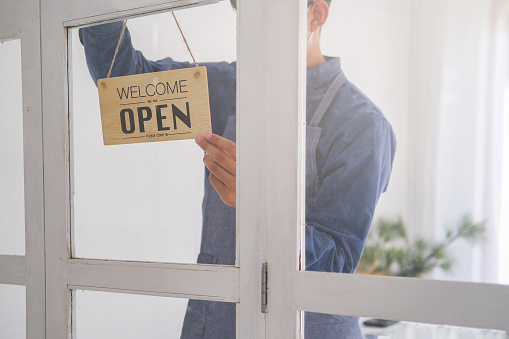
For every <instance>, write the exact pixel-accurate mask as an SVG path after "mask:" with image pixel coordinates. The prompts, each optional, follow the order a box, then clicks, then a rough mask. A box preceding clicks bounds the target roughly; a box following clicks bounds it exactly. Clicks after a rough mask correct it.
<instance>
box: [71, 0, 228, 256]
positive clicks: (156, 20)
mask: <svg viewBox="0 0 509 339" xmlns="http://www.w3.org/2000/svg"><path fill="white" fill-rule="evenodd" d="M175 14H176V16H177V18H178V20H179V23H180V26H181V28H182V30H183V33H184V35H185V36H186V39H187V41H188V43H189V45H190V47H191V51H192V52H193V54H194V56H195V57H196V61H197V62H198V64H199V65H200V66H201V65H203V66H205V67H206V68H207V71H208V79H209V95H210V105H211V115H212V130H213V132H214V133H217V134H224V133H228V134H229V137H230V138H231V137H233V138H234V137H235V129H234V128H233V129H231V128H230V130H227V128H229V127H226V126H227V125H229V126H233V127H234V126H235V120H234V119H228V117H229V114H233V113H234V112H235V84H236V83H235V75H236V64H235V63H234V61H235V58H236V41H235V37H236V28H235V13H234V11H233V10H232V9H231V7H230V5H229V4H228V3H226V2H222V3H219V4H214V5H207V6H200V7H196V8H192V9H185V10H179V11H177V12H175ZM204 26H206V27H208V29H206V30H204V29H203V27H204ZM121 28H122V23H121V22H117V23H112V24H106V25H104V26H94V27H88V28H83V29H82V30H81V33H79V32H78V30H73V31H72V47H73V50H72V51H73V53H72V66H73V67H72V71H73V83H72V94H73V114H72V128H73V130H72V135H73V147H72V151H71V152H72V158H73V166H72V173H73V208H74V217H73V225H74V237H73V239H74V242H75V250H74V253H73V256H74V257H78V258H81V257H85V258H102V259H119V260H139V261H160V262H179V263H196V261H197V258H198V262H200V263H204V264H216V263H217V264H223V265H233V264H234V262H235V210H234V209H233V208H230V207H227V206H226V205H224V204H222V202H221V201H220V200H218V199H217V196H213V197H212V198H210V196H211V195H214V194H215V191H214V190H213V188H212V187H211V185H210V183H209V178H208V172H206V171H205V166H204V160H203V159H204V153H203V150H202V149H201V148H200V147H198V145H197V144H196V141H195V140H192V139H191V140H178V141H165V142H147V143H139V144H125V145H109V146H105V145H104V144H103V137H102V133H101V117H100V113H99V102H98V99H97V89H96V86H95V83H94V80H92V79H91V77H90V74H89V70H88V69H87V62H88V66H90V67H91V71H92V74H93V75H95V74H97V77H99V78H100V77H105V75H106V73H107V69H108V68H109V67H110V64H111V59H112V54H113V50H114V47H115V45H116V43H117V41H118V38H119V37H120V32H121ZM80 34H81V39H82V42H83V43H84V45H85V49H84V48H83V45H82V43H81V41H80ZM106 38H107V39H108V40H107V41H108V46H110V47H111V46H113V47H111V53H110V54H111V55H109V56H108V58H107V59H108V60H103V57H104V56H103V54H102V49H101V48H99V47H98V46H102V45H100V41H103V40H102V39H106ZM129 38H130V39H129ZM129 43H132V46H133V47H134V48H135V49H136V51H134V50H131V45H130V44H129ZM126 53H127V54H128V55H127V56H126ZM129 53H132V54H129ZM151 60H158V61H151ZM117 67H118V68H117ZM188 67H194V64H193V61H192V58H191V56H190V54H189V51H188V49H187V47H186V44H185V43H184V40H183V38H182V36H181V34H180V32H179V30H178V28H177V26H176V24H175V21H174V19H173V17H172V15H171V13H163V14H157V15H150V16H146V17H141V18H136V19H130V20H128V23H127V30H126V33H125V35H124V38H123V44H122V45H121V48H120V51H119V53H118V55H117V59H116V61H115V66H114V67H113V72H112V76H118V75H127V74H131V73H133V72H134V73H145V72H152V71H163V70H168V69H180V68H188ZM103 70H104V72H102V71H103ZM103 73H104V74H103ZM162 88H163V87H160V88H159V87H158V90H161V91H162ZM147 90H148V92H147V93H146V94H144V95H145V96H146V95H150V91H151V90H152V88H148V89H147ZM139 94H140V95H142V94H141V92H140V93H139ZM136 95H138V94H136ZM166 103H167V104H168V105H170V107H172V106H171V104H169V101H167V102H166ZM161 105H163V103H161ZM165 107H166V106H165ZM184 107H185V106H184ZM181 108H182V107H181ZM164 109H169V108H167V107H166V108H164ZM182 110H184V111H185V108H182ZM167 112H170V111H167ZM165 114H166V113H165ZM170 114H171V113H170ZM153 116H154V119H155V116H156V112H153ZM145 118H146V117H145ZM154 119H153V120H154ZM173 120H174V119H173ZM173 120H172V119H171V116H170V115H168V116H167V117H166V120H164V124H166V123H168V124H169V125H168V126H171V128H172V129H173V123H174V121H173ZM161 121H162V120H161ZM179 123H180V122H179ZM136 124H138V122H137V123H136ZM140 126H141V125H140ZM168 126H167V127H165V128H169V127H168ZM204 184H205V188H204ZM204 196H205V200H204ZM210 199H213V200H214V202H215V203H217V205H221V206H218V207H217V208H215V207H214V208H212V210H211V208H210V207H209V206H208V205H207V204H208V201H209V200H210ZM202 208H205V209H206V216H205V218H209V219H206V220H205V221H203V215H202ZM209 212H210V213H209ZM211 213H212V214H213V215H212V216H211ZM210 218H215V219H217V221H216V223H217V224H218V225H221V227H222V229H221V230H219V231H218V229H217V225H216V226H214V227H207V226H210ZM223 220H226V221H224V222H223ZM202 226H203V231H202ZM216 238H218V239H216ZM224 239H226V240H224ZM223 240H224V241H223ZM211 241H212V242H213V243H212V244H211ZM200 245H201V246H200ZM210 246H212V247H213V248H211V247H210ZM200 247H201V250H200Z"/></svg>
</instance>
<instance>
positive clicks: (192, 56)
mask: <svg viewBox="0 0 509 339" xmlns="http://www.w3.org/2000/svg"><path fill="white" fill-rule="evenodd" d="M171 14H173V18H174V19H175V22H176V23H177V27H178V28H179V31H180V34H181V35H182V38H183V39H184V42H185V43H186V46H187V50H188V51H189V54H191V58H193V61H194V65H195V66H196V67H198V64H197V63H196V60H195V59H194V55H193V52H191V48H189V44H188V43H187V40H186V37H185V36H184V33H183V32H182V29H181V28H180V25H179V22H178V20H177V17H176V16H175V13H174V12H171Z"/></svg>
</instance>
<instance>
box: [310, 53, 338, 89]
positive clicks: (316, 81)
mask: <svg viewBox="0 0 509 339" xmlns="http://www.w3.org/2000/svg"><path fill="white" fill-rule="evenodd" d="M324 58H325V62H324V63H322V64H320V65H317V66H314V67H312V68H310V69H308V70H307V91H308V93H310V92H311V91H313V90H315V89H317V88H319V87H321V86H322V85H323V84H325V83H330V81H331V80H332V79H333V78H334V77H335V76H336V75H338V74H339V73H340V72H341V60H340V59H339V58H331V57H324Z"/></svg>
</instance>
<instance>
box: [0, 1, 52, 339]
mask: <svg viewBox="0 0 509 339" xmlns="http://www.w3.org/2000/svg"><path fill="white" fill-rule="evenodd" d="M1 8H2V10H1V11H0V41H7V40H11V39H21V70H22V91H23V163H24V199H25V225H24V227H25V255H23V256H16V255H0V284H7V285H21V286H25V287H26V289H25V291H26V292H25V293H26V328H27V330H26V336H27V338H44V337H45V333H44V331H45V319H44V314H45V307H46V306H45V264H44V246H45V244H44V195H43V194H44V191H43V148H42V114H41V112H42V97H41V45H40V11H39V9H40V6H39V2H37V1H32V0H21V1H17V0H2V1H1ZM20 226H21V225H20Z"/></svg>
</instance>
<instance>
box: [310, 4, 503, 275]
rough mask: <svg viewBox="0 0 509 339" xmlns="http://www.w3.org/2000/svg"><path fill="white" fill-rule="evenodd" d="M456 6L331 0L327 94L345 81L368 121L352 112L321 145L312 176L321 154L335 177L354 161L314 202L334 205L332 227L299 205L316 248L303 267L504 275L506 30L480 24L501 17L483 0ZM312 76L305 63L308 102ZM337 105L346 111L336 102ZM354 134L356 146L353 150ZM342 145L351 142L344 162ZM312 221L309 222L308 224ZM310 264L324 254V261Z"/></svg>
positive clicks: (322, 164) (325, 43)
mask: <svg viewBox="0 0 509 339" xmlns="http://www.w3.org/2000/svg"><path fill="white" fill-rule="evenodd" d="M458 5H459V2H458V1H456V0H448V1H445V2H444V1H438V0H437V1H431V2H430V1H428V2H426V3H419V4H413V3H412V2H401V1H397V0H388V1H383V2H378V3H371V2H366V1H344V2H341V3H337V2H336V1H334V0H333V1H332V2H331V6H330V13H329V16H328V18H327V24H326V25H324V26H323V30H322V32H321V33H322V34H321V36H320V43H321V47H322V52H323V55H326V56H329V55H333V56H340V57H341V69H342V70H343V71H344V74H345V75H346V78H347V79H348V82H347V85H346V86H344V87H343V89H342V90H340V92H339V94H338V97H337V98H336V99H337V101H338V102H340V101H341V100H343V99H344V98H342V97H341V91H343V93H344V95H343V97H346V92H347V91H346V89H350V91H351V92H352V91H353V92H352V93H355V96H354V95H349V96H348V97H349V98H350V99H351V98H354V99H352V100H351V102H356V103H357V106H353V105H351V106H350V107H351V108H352V109H350V111H351V112H356V113H358V112H359V110H360V109H362V108H359V107H360V105H361V104H360V103H361V102H364V103H371V106H370V107H369V106H365V107H364V112H365V113H367V114H368V115H369V114H371V117H372V121H371V122H369V123H368V122H367V120H366V121H364V122H361V125H362V127H361V126H360V125H354V120H355V119H351V120H349V121H341V122H339V124H340V127H343V128H345V130H346V131H347V133H346V134H343V135H341V136H340V137H338V138H336V139H334V140H335V142H330V143H328V144H324V143H323V141H319V143H318V151H317V156H316V163H317V166H318V170H319V172H320V170H322V172H321V173H320V175H319V176H318V178H319V180H318V182H319V183H322V182H323V183H325V184H327V180H329V178H331V173H333V170H331V163H330V159H334V160H333V161H334V164H336V166H335V169H336V170H337V171H339V172H341V173H342V175H348V172H349V170H350V169H351V168H354V169H353V171H352V172H351V173H350V174H351V176H350V178H349V180H347V182H348V184H347V185H345V186H343V187H342V189H340V190H338V191H337V192H338V193H337V194H336V195H334V194H330V195H328V196H326V197H325V198H323V199H321V198H320V196H319V195H317V198H316V199H317V200H316V204H317V205H318V206H319V208H320V209H321V207H322V206H324V205H325V203H335V204H336V208H335V209H334V211H333V212H332V213H331V214H329V215H327V214H324V215H323V216H322V218H323V220H328V221H330V220H334V221H335V224H336V225H337V228H336V229H333V231H326V234H325V235H324V234H323V233H320V232H321V229H320V228H322V227H323V225H321V224H320V223H319V221H317V215H318V214H317V212H316V211H315V210H313V209H312V208H310V207H309V206H307V216H306V218H307V226H306V227H307V229H306V232H308V234H307V235H308V236H307V237H306V240H308V239H309V240H311V239H313V240H311V241H312V242H313V243H314V247H315V248H314V252H313V253H311V252H310V253H308V255H306V259H307V262H306V265H307V267H309V266H310V265H315V266H316V269H317V270H331V271H335V272H345V273H346V272H350V273H351V272H354V271H357V273H367V274H385V275H395V276H411V277H420V278H427V279H440V280H454V281H471V282H488V283H500V282H501V281H500V279H499V277H498V270H499V266H500V265H504V261H503V260H504V258H503V257H502V256H500V255H499V251H498V234H499V231H500V230H502V227H503V225H502V224H501V223H500V219H499V216H500V205H501V198H500V196H501V194H500V187H501V180H502V175H501V173H502V141H503V131H502V116H503V100H504V90H505V86H506V84H507V81H506V78H507V76H506V72H505V71H504V70H506V69H507V62H506V60H507V58H506V57H504V55H506V54H504V53H507V51H506V49H505V50H504V46H505V44H504V43H503V41H506V40H507V39H506V34H507V33H506V31H504V30H503V29H491V28H489V27H498V26H497V25H500V24H501V23H503V20H505V17H503V15H502V14H501V15H499V16H497V15H495V16H493V15H491V13H492V11H493V7H492V5H491V4H487V3H482V2H473V3H470V4H468V5H466V6H463V7H462V8H463V11H462V15H457V8H458V7H457V6H458ZM497 13H498V10H497ZM500 13H502V10H501V9H500ZM501 27H506V26H503V25H502V26H501ZM487 32H488V33H487ZM490 39H492V40H490ZM311 41H313V39H311ZM488 41H502V42H500V43H499V42H496V43H494V45H490V44H489V43H488ZM308 44H309V43H308ZM472 51H476V52H475V53H474V52H472ZM460 60H461V61H460ZM492 60H504V61H501V62H492ZM310 74H311V77H312V76H313V75H312V73H311V70H308V94H307V105H308V110H309V107H310V106H312V105H315V106H316V105H317V104H316V101H318V99H315V98H313V96H312V95H313V93H314V92H313V91H314V89H313V88H310V87H309V81H310V79H311V77H310ZM342 107H343V108H344V109H343V111H344V112H347V111H348V110H349V108H348V107H349V106H348V104H345V103H344V102H343V104H342ZM376 112H379V113H376ZM308 114H309V112H308ZM355 117H356V118H357V119H360V117H361V115H360V114H356V115H355ZM375 117H376V118H375ZM382 121H386V122H388V123H389V124H390V127H389V125H387V123H386V122H384V123H382ZM308 123H309V122H308ZM349 123H351V124H350V125H348V124H349ZM384 124H385V125H384ZM324 126H327V127H326V128H322V136H321V137H320V138H321V139H320V140H323V138H324V137H325V135H324V134H323V133H325V132H327V131H329V130H334V131H341V130H340V128H339V127H338V126H335V125H333V124H332V123H331V122H330V121H329V122H327V123H326V124H324ZM369 126H371V127H369ZM322 127H323V126H322ZM309 128H310V127H309V126H308V129H309ZM389 128H392V131H390V130H389ZM363 134H364V135H363ZM383 135H385V136H383ZM342 142H343V143H345V142H346V143H348V146H345V147H344V150H345V152H343V153H341V154H340V155H338V156H337V157H335V158H333V155H334V153H333V151H334V149H335V146H336V145H337V144H340V143H342ZM356 142H358V143H362V142H363V143H364V144H363V145H361V146H360V147H359V148H358V149H355V143H356ZM320 143H322V147H320ZM348 149H352V150H354V151H353V152H352V155H351V156H350V157H349V158H347V156H348V153H346V152H348ZM363 152H364V153H363ZM394 152H395V156H394V154H393V153H394ZM308 160H309V159H308ZM328 160H329V163H327V161H328ZM362 161H368V162H369V161H371V163H372V165H373V166H371V167H369V165H368V163H362ZM356 164H357V166H358V167H357V168H355V166H356ZM308 175H309V174H308ZM377 180H378V183H377V182H375V181H377ZM338 183H339V180H336V181H333V182H332V183H329V184H327V188H330V187H333V186H334V185H335V184H338ZM371 184H372V185H371ZM310 185H311V184H310V183H309V182H308V184H307V185H306V188H307V189H309V188H310ZM370 185H371V186H372V188H373V189H372V190H370V188H369V186H370ZM311 186H312V185H311ZM363 192H364V193H366V194H364V195H363V196H362V194H363ZM309 194H310V193H308V195H309ZM375 206H376V209H375ZM318 213H319V212H318ZM348 215H350V216H352V217H351V218H350V217H348ZM354 215H355V216H354ZM314 222H316V223H317V224H318V226H315V227H314V229H313V228H310V227H309V225H313V223H314ZM324 222H325V221H324ZM328 229H332V228H330V227H329V228H328ZM369 230H370V231H369ZM368 231H369V239H366V238H367V235H368ZM313 234H315V235H316V236H313V237H309V235H313ZM366 240H367V244H366V247H365V249H364V252H363V247H364V245H365V241H366ZM320 244H329V245H330V246H328V247H326V246H324V247H325V248H328V249H329V250H330V251H329V252H328V253H327V252H323V253H322V255H317V254H316V253H317V250H316V247H317V246H320ZM309 246H310V244H308V246H307V249H308V248H309ZM322 246H323V245H322ZM362 253H364V256H363V257H362V260H361V265H360V266H359V267H358V268H356V267H357V264H358V261H359V259H360V257H361V255H362ZM315 260H316V261H318V260H325V261H327V260H328V264H325V263H324V265H327V267H325V266H323V267H322V266H319V265H318V264H314V261H315ZM497 263H498V264H497ZM505 266H507V265H505Z"/></svg>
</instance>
